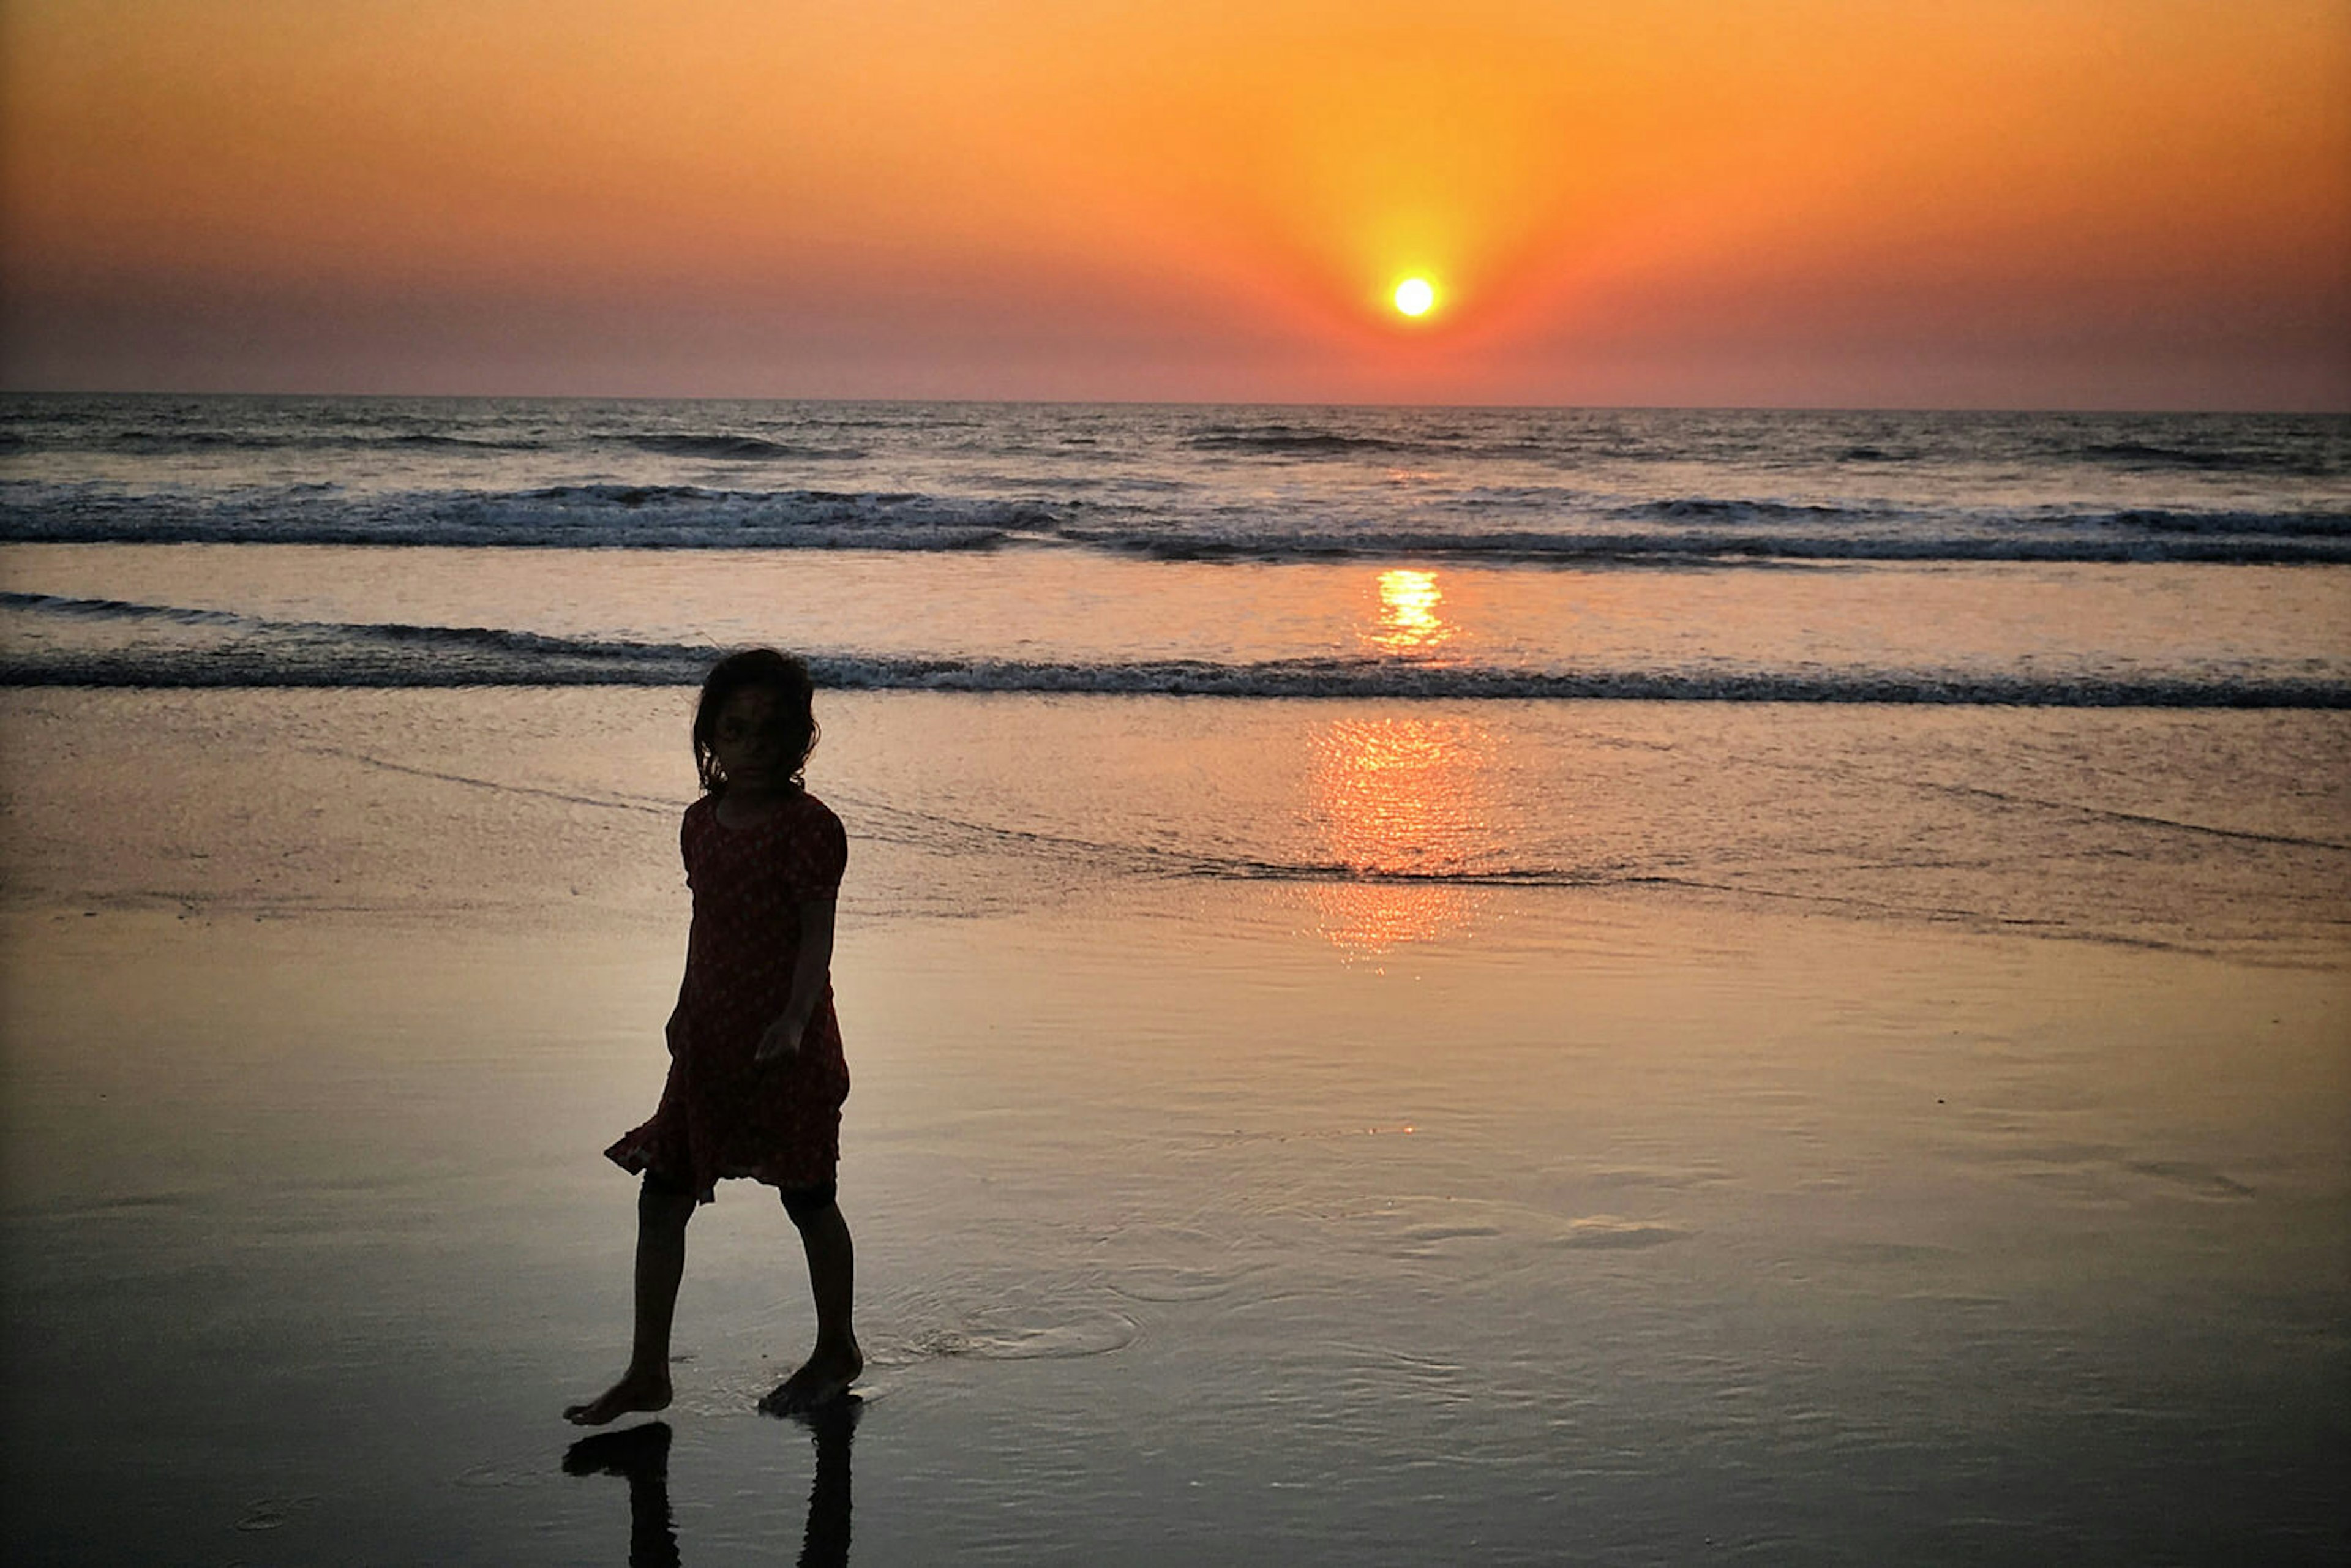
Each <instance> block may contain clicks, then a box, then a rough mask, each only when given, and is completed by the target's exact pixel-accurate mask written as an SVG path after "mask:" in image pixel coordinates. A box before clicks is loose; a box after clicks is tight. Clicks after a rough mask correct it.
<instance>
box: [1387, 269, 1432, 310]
mask: <svg viewBox="0 0 2351 1568" xmlns="http://www.w3.org/2000/svg"><path fill="white" fill-rule="evenodd" d="M1436 303H1437V287H1436V285H1434V284H1432V283H1430V282H1429V281H1428V279H1426V277H1407V278H1405V280H1404V281H1403V282H1402V283H1399V284H1397V285H1396V288H1395V308H1397V309H1399V310H1401V311H1403V312H1404V313H1405V315H1407V316H1426V315H1427V314H1428V309H1429V307H1430V306H1432V305H1435V304H1436Z"/></svg>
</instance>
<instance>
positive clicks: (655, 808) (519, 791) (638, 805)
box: [295, 746, 684, 817]
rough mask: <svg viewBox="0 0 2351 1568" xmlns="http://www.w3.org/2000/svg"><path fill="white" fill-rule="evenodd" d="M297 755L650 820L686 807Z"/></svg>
mask: <svg viewBox="0 0 2351 1568" xmlns="http://www.w3.org/2000/svg"><path fill="white" fill-rule="evenodd" d="M295 749H296V750H297V751H307V752H308V753H309V754H310V755H311V756H313V757H339V758H342V759H343V760H345V761H347V762H360V763H364V764H366V765H367V766H368V767H370V768H382V769H383V770H384V771H385V772H387V773H405V774H407V775H408V776H410V777H411V778H413V779H439V780H441V781H442V782H443V783H444V784H466V785H471V786H472V787H473V788H475V789H495V790H497V791H498V792H500V793H501V794H507V795H535V796H537V797H538V798H539V799H541V800H562V801H565V802H566V803H568V804H570V805H574V806H597V807H601V808H602V809H603V810H608V811H643V812H644V813H646V814H647V815H649V816H656V817H666V816H669V815H671V814H672V813H673V812H674V811H678V810H684V808H683V807H680V806H676V805H674V804H671V803H669V802H666V801H660V802H656V801H652V800H643V799H632V798H630V797H628V796H621V797H617V798H612V799H604V800H599V799H598V798H597V797H595V796H593V795H567V794H565V793H564V792H563V791H562V790H560V789H538V788H536V787H534V786H532V785H528V784H509V783H507V782H505V781H504V780H502V779H475V778H473V777H471V776H469V775H467V774H464V773H443V772H441V771H439V770H438V769H435V768H412V767H410V766H409V765H408V764H407V763H404V762H387V761H385V760H384V759H383V758H381V757H371V756H370V755H369V754H368V753H366V752H364V751H349V750H346V749H344V748H343V747H339V746H298V747H295Z"/></svg>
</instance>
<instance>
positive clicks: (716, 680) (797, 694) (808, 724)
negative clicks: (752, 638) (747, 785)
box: [694, 648, 817, 795]
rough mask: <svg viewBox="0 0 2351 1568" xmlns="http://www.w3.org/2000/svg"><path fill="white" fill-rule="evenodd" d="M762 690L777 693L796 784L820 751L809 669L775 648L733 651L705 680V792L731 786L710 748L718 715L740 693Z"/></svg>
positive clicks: (697, 730) (697, 727)
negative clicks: (815, 753)
mask: <svg viewBox="0 0 2351 1568" xmlns="http://www.w3.org/2000/svg"><path fill="white" fill-rule="evenodd" d="M755 686H756V687H761V688H764V689H765V690H768V691H771V692H773V693H775V694H776V721H777V722H778V724H780V725H781V726H782V727H783V731H784V733H783V737H782V738H783V743H784V750H785V752H786V753H787V754H788V755H789V757H790V758H791V763H792V765H791V768H790V769H789V772H790V775H791V780H792V782H793V783H795V784H798V783H799V782H800V770H801V769H802V768H805V767H807V766H808V759H809V753H810V752H812V751H814V750H815V749H816V737H817V727H816V706H815V704H816V682H815V681H814V680H813V679H811V678H810V675H809V668H808V665H806V664H802V663H801V662H800V661H799V660H798V659H795V658H793V657H792V656H791V655H790V654H789V653H777V652H776V651H775V650H774V649H773V648H747V649H745V650H744V651H743V652H741V653H729V654H727V655H726V657H725V658H723V659H721V660H719V661H718V663H716V664H713V665H712V666H711V667H710V674H707V675H705V676H704V677H703V678H702V696H701V698H700V699H699V700H698V701H696V702H695V705H694V770H695V772H696V773H698V774H700V775H701V776H702V789H703V792H704V793H705V794H709V795H716V794H719V793H721V792H723V791H724V790H725V789H726V769H725V768H721V767H719V766H718V758H716V757H715V756H713V755H712V753H711V750H710V741H711V737H712V736H713V735H714V734H715V733H716V731H717V728H718V716H719V714H720V712H722V711H723V710H724V709H725V708H726V704H727V701H728V699H729V698H731V697H733V696H734V695H735V694H736V693H737V692H740V691H747V690H750V689H751V688H753V687H755Z"/></svg>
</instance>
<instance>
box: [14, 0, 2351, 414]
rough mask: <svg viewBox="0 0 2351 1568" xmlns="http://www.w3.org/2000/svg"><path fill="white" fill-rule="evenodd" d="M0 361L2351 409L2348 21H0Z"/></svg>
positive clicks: (2169, 7) (74, 377)
mask: <svg viewBox="0 0 2351 1568" xmlns="http://www.w3.org/2000/svg"><path fill="white" fill-rule="evenodd" d="M1412 275H1419V276H1425V277H1427V278H1429V279H1431V280H1432V281H1433V282H1434V283H1435V285H1436V287H1437V308H1436V309H1435V310H1434V311H1432V312H1431V313H1430V314H1429V315H1428V316H1427V317H1426V318H1423V319H1420V320H1417V321H1413V320H1408V319H1405V318H1404V317H1402V316H1400V315H1399V314H1398V313H1397V312H1396V311H1395V309H1394V308H1392V307H1391V306H1390V305H1389V304H1388V299H1389V297H1390V294H1391V291H1392V290H1393V289H1394V287H1395V284H1396V283H1397V281H1398V280H1399V279H1401V278H1403V277H1407V276H1412ZM0 375H5V382H6V384H7V385H9V386H12V387H16V388H53V389H109V390H140V389H153V390H175V391H210V390H239V391H302V392H488V393H498V392H507V393H580V394H622V395H627V394H640V395H680V396H685V395H706V396H815V397H824V396H836V397H976V398H1078V399H1092V398H1142V399H1184V400H1211V401H1225V400H1231V401H1345V402H1543V403H1667V404H1748V405H1771V404H1791V405H1803V404H1832V405H1847V406H1853V405H1870V404H1890V405H1902V406H2007V407H2069V406H2070V407H2106V408H2147V407H2153V408H2163V407H2170V408H2264V407H2268V408H2316V409H2344V408H2351V0H1935V3H1931V4H1929V3H1919V4H1907V3H1903V0H1883V3H1880V4H1870V5H1855V4H1852V3H1850V0H1612V3H1606V4H1602V3H1574V0H1549V3H1541V0H1451V3H1449V4H1447V5H1441V6H1440V5H1426V4H1415V5H1402V4H1391V3H1389V0H1251V3H1249V4H1232V5H1206V4H1184V3H1181V0H1160V3H1154V4H1139V3H1129V0H999V3H995V4H982V3H978V0H821V3H810V0H766V3H753V0H648V3H640V0H560V3H557V0H6V4H5V5H0Z"/></svg>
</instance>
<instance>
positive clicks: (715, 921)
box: [563, 648, 865, 1427]
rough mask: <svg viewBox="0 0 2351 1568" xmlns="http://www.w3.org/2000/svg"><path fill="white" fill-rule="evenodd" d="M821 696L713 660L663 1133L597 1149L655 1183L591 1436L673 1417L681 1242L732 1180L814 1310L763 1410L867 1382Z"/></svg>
mask: <svg viewBox="0 0 2351 1568" xmlns="http://www.w3.org/2000/svg"><path fill="white" fill-rule="evenodd" d="M814 692H815V686H814V684H813V683H812V682H811V681H810V679H809V673H808V666H806V665H805V664H801V663H800V662H799V660H798V659H792V658H787V657H785V656H784V655H783V654H781V653H775V652H773V651H772V650H769V649H766V648H758V649H753V650H752V651H750V652H748V653H736V654H733V655H731V656H729V657H727V658H725V659H722V660H720V661H719V662H718V664H717V665H716V667H715V668H713V669H712V670H711V672H710V674H709V676H708V678H707V679H705V681H704V682H703V684H702V700H701V701H700V703H699V704H698V705H697V706H695V712H694V761H695V768H696V769H697V770H698V771H699V772H700V773H701V775H702V789H703V794H702V799H700V800H696V801H695V803H694V804H693V805H691V806H688V807H687V808H686V809H685V821H684V824H683V825H682V827H681V828H680V831H679V834H678V837H679V841H680V843H681V846H682V847H683V849H684V853H685V880H686V884H687V886H689V887H690V888H692V889H693V891H694V926H693V930H692V933H691V935H690V936H688V937H687V939H686V952H685V981H684V984H683V985H682V986H680V987H679V988H678V996H677V1009H676V1010H675V1011H674V1012H673V1013H672V1014H671V1015H670V1019H669V1027H668V1030H667V1034H668V1039H669V1054H670V1067H669V1081H668V1082H666V1083H665V1084H664V1085H663V1088H662V1097H661V1104H660V1106H659V1107H658V1108H657V1109H656V1110H655V1111H654V1112H653V1120H652V1121H650V1122H647V1123H646V1124H644V1125H643V1126H642V1127H639V1128H638V1129H637V1130H636V1131H634V1132H632V1133H631V1134H628V1135H627V1136H625V1137H623V1138H622V1140H621V1141H620V1142H619V1143H617V1144H614V1145H612V1146H611V1148H609V1149H607V1150H605V1151H604V1153H605V1155H606V1157H607V1158H609V1159H611V1161H612V1162H613V1163H615V1164H616V1165H618V1166H620V1167H621V1168H622V1169H623V1170H626V1171H631V1172H642V1173H643V1177H644V1186H643V1190H642V1191H641V1192H640V1193H639V1194H638V1197H637V1269H636V1313H637V1315H636V1336H635V1339H634V1341H633V1343H632V1347H631V1350H630V1354H629V1369H628V1370H627V1371H626V1372H624V1373H622V1375H621V1380H620V1381H619V1382H618V1383H616V1384H614V1385H612V1386H611V1387H610V1388H608V1389H606V1390H605V1391H604V1392H603V1393H602V1394H601V1395H600V1396H597V1397H596V1398H594V1399H591V1400H590V1401H588V1402H587V1403H586V1404H584V1405H574V1406H571V1407H570V1408H569V1409H568V1410H566V1411H565V1412H564V1413H563V1414H564V1416H565V1417H566V1418H567V1419H569V1420H571V1421H574V1422H577V1423H578V1424H579V1425H580V1426H583V1427H595V1426H601V1425H602V1424H603V1423H605V1422H607V1421H610V1420H611V1419H612V1418H613V1417H614V1416H622V1415H625V1414H627V1413H629V1412H631V1411H634V1410H660V1409H663V1408H665V1407H666V1406H668V1404H669V1402H670V1383H669V1329H670V1317H671V1314H672V1312H674V1309H675V1308H676V1305H677V1286H678V1280H679V1277H680V1276H681V1275H682V1274H683V1273H684V1269H685V1224H686V1221H687V1220H689V1219H691V1218H693V1217H694V1210H695V1204H696V1203H698V1202H699V1203H708V1202H710V1201H711V1199H712V1197H713V1196H714V1192H713V1189H714V1186H715V1185H716V1182H717V1180H718V1178H719V1177H721V1176H752V1177H755V1178H757V1179H758V1180H759V1181H763V1182H766V1183H767V1184H768V1186H773V1187H776V1188H778V1189H780V1191H781V1192H782V1194H783V1199H784V1211H785V1212H786V1213H787V1214H789V1215H790V1216H791V1219H792V1223H793V1224H794V1225H796V1226H798V1227H799V1233H800V1243H801V1246H802V1247H803V1249H805V1250H806V1251H807V1253H808V1266H809V1288H810V1291H812V1292H813V1293H814V1294H815V1297H816V1319H817V1332H816V1349H815V1351H814V1352H813V1353H812V1354H810V1356H809V1358H808V1361H807V1363H806V1364H804V1365H802V1366H801V1367H800V1369H799V1371H798V1372H795V1373H793V1374H792V1375H791V1376H790V1377H789V1378H788V1379H786V1380H785V1382H784V1383H783V1384H782V1385H781V1386H779V1387H778V1388H777V1389H776V1390H775V1391H774V1392H773V1393H771V1394H769V1395H768V1396H767V1397H766V1398H765V1399H763V1400H762V1401H760V1407H761V1408H762V1409H765V1410H769V1411H773V1412H776V1413H789V1412H793V1411H799V1410H807V1409H810V1408H813V1407H814V1406H819V1405H822V1404H824V1403H826V1402H828V1401H830V1400H832V1399H836V1398H838V1397H840V1396H841V1395H842V1394H844V1393H846V1392H847V1391H848V1388H849V1385H851V1384H852V1382H854V1381H855V1380H856V1378H857V1375H858V1374H859V1373H860V1372H862V1370H864V1366H865V1358H864V1356H863V1355H862V1354H861V1353H860V1352H859V1350H858V1348H857V1336H856V1334H855V1333H852V1331H851V1329H850V1324H849V1308H850V1296H851V1293H852V1282H853V1274H854V1261H853V1254H852V1249H851V1247H850V1239H849V1227H848V1225H847V1223H846V1222H844V1221H843V1220H842V1218H841V1210H840V1208H839V1207H836V1206H835V1204H834V1202H833V1168H834V1166H835V1165H836V1164H838V1162H839V1160H840V1157H841V1102H842V1101H843V1100H844V1099H846V1098H847V1097H848V1094H849V1069H848V1068H847V1066H846V1065H844V1064H843V1062H842V1061H841V1028H840V1025H839V1024H838V1023H837V1022H835V1020H834V1019H833V1014H832V987H831V978H830V974H829V970H830V966H831V961H832V907H833V898H834V895H835V894H836V893H837V892H838V891H839V889H840V886H841V868H842V866H843V865H844V864H845V863H846V862H847V861H848V858H849V841H848V838H847V836H846V835H844V834H843V833H842V832H841V820H840V819H839V818H837V817H835V816H834V815H833V814H832V813H831V811H830V810H826V809H825V806H824V804H823V802H822V801H820V800H817V799H816V797H814V796H813V795H810V793H809V792H808V790H807V789H806V788H805V787H804V786H803V785H802V784H801V782H800V770H801V768H802V766H803V765H804V764H805V763H806V762H807V760H808V756H809V753H810V751H811V750H812V749H814V747H815V746H816V737H817V728H816V716H815V714H814V712H813V710H812V706H811V702H812V698H813V695H814Z"/></svg>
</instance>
